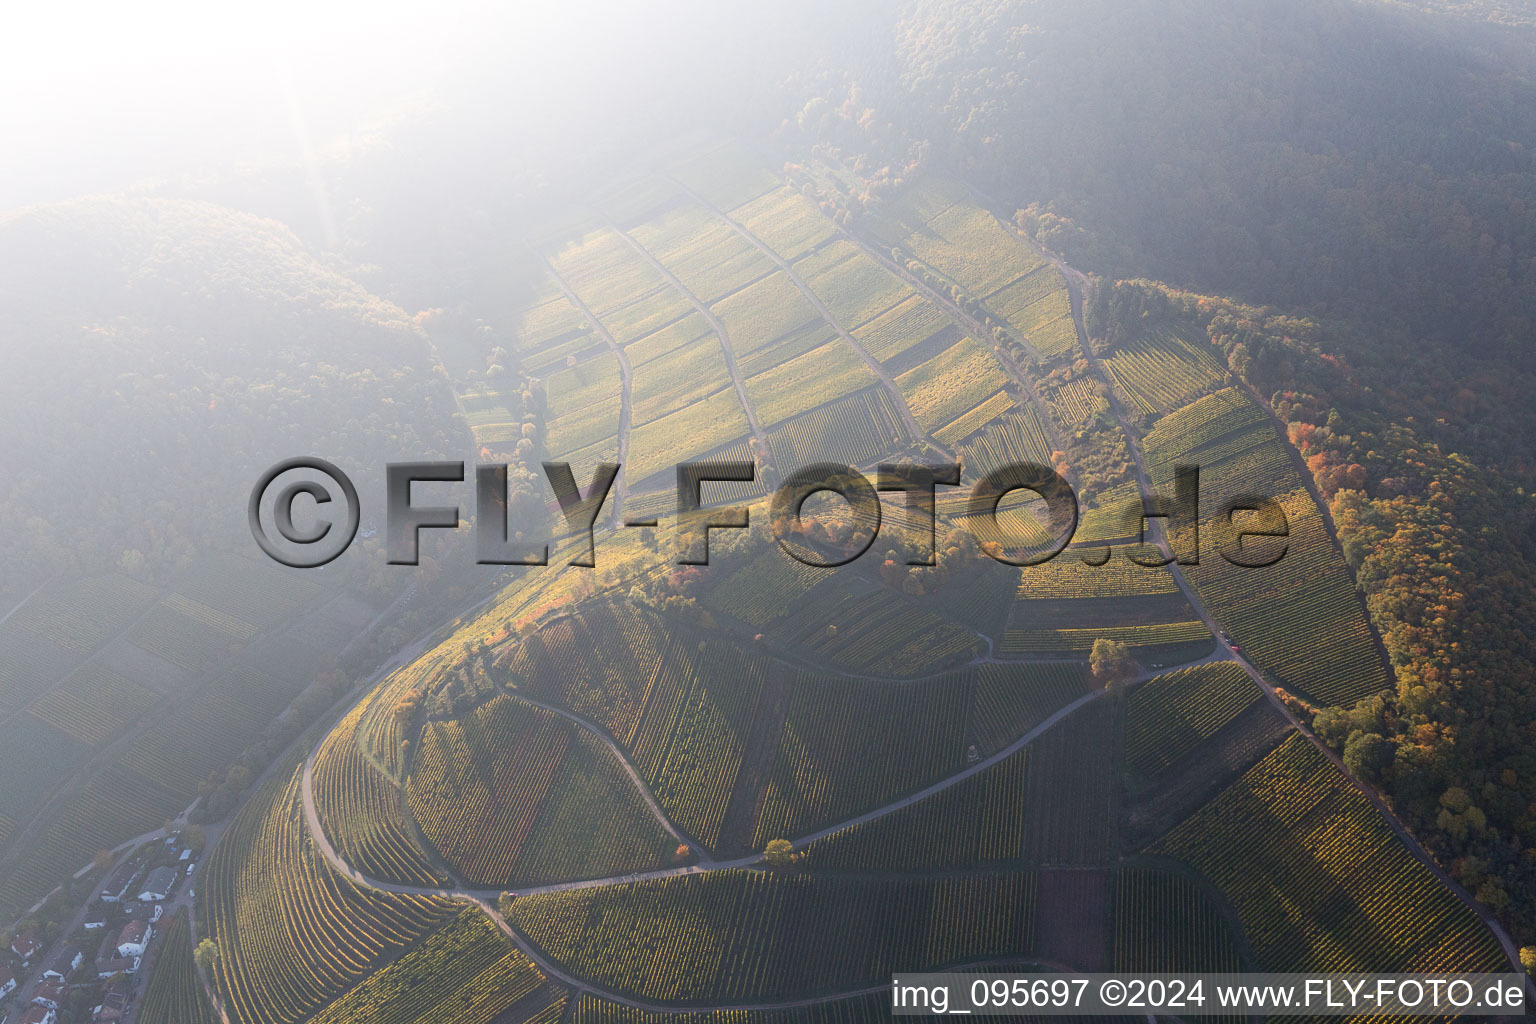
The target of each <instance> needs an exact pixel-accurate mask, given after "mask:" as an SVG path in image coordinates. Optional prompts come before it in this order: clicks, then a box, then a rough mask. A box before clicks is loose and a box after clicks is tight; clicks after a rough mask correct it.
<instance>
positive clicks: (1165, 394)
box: [1103, 329, 1227, 416]
mask: <svg viewBox="0 0 1536 1024" xmlns="http://www.w3.org/2000/svg"><path fill="white" fill-rule="evenodd" d="M1103 362H1104V368H1105V370H1107V371H1108V372H1109V376H1110V379H1111V380H1113V381H1114V382H1115V385H1116V386H1117V387H1119V388H1120V390H1121V391H1123V392H1124V393H1125V394H1126V395H1127V396H1129V398H1130V400H1131V405H1132V406H1133V407H1135V408H1136V409H1139V410H1141V411H1142V412H1144V413H1146V414H1147V415H1149V416H1156V415H1159V414H1160V413H1164V412H1167V411H1168V410H1170V409H1177V408H1178V407H1179V406H1181V405H1183V404H1185V403H1186V402H1188V401H1189V400H1190V399H1191V398H1193V397H1194V396H1196V395H1198V394H1200V393H1201V392H1203V391H1209V390H1210V389H1212V388H1215V387H1220V386H1221V385H1222V384H1224V383H1225V382H1226V379H1227V373H1226V369H1225V368H1224V367H1223V366H1222V365H1221V364H1220V363H1219V362H1217V361H1216V358H1215V356H1213V355H1212V354H1211V346H1210V345H1208V344H1207V345H1199V346H1197V345H1196V344H1193V343H1191V342H1189V341H1186V340H1185V339H1183V338H1181V337H1179V336H1178V335H1176V334H1174V333H1173V332H1171V331H1169V330H1166V329H1164V330H1158V331H1154V332H1152V333H1150V334H1147V335H1144V336H1142V337H1140V338H1137V339H1136V340H1134V341H1131V342H1127V343H1126V344H1124V345H1121V346H1120V347H1119V348H1117V349H1115V351H1113V352H1111V353H1110V354H1109V355H1107V356H1105V357H1104V360H1103Z"/></svg>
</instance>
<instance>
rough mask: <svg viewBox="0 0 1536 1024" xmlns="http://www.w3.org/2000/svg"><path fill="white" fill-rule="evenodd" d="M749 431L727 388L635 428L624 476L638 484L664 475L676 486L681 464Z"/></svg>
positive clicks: (738, 402)
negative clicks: (677, 471)
mask: <svg viewBox="0 0 1536 1024" xmlns="http://www.w3.org/2000/svg"><path fill="white" fill-rule="evenodd" d="M748 430H749V424H748V423H747V414H746V412H745V411H743V409H742V407H741V399H739V398H738V397H736V390H735V389H734V388H724V389H722V390H720V391H716V392H715V393H714V394H712V395H709V396H707V397H705V398H702V399H700V400H698V401H696V402H693V403H692V404H690V405H688V406H686V407H684V408H682V409H679V410H678V411H677V412H674V413H672V414H671V415H669V416H663V417H661V418H660V419H657V420H652V421H651V422H649V423H646V424H643V425H640V426H635V427H633V428H632V429H631V430H630V433H629V465H628V466H627V467H625V475H626V477H627V478H628V479H630V480H633V481H635V482H636V483H638V482H640V481H642V480H647V479H649V478H650V477H652V476H653V475H656V474H662V475H663V477H664V478H665V479H664V480H663V484H664V485H670V487H676V486H677V483H676V480H677V478H676V473H675V469H676V467H677V464H678V463H680V462H686V461H688V460H689V459H692V458H696V457H697V456H699V455H702V454H704V453H707V452H710V451H713V450H714V449H716V448H721V447H724V446H726V445H728V444H730V443H731V442H733V441H736V440H739V439H740V438H743V437H745V436H746V434H747V432H748ZM675 493H676V492H675V491H674V494H675ZM675 500H676V499H675V498H673V501H675Z"/></svg>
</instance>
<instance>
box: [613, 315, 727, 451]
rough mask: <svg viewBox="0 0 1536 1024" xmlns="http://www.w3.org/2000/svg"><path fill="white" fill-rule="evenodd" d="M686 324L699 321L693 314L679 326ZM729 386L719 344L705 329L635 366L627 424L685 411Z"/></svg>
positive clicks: (711, 333)
mask: <svg viewBox="0 0 1536 1024" xmlns="http://www.w3.org/2000/svg"><path fill="white" fill-rule="evenodd" d="M690 324H691V325H692V326H693V327H695V328H696V327H698V326H701V325H702V324H703V318H702V317H700V316H699V315H698V314H697V313H695V314H693V316H692V317H690V318H689V320H685V321H683V325H690ZM730 386H731V374H730V371H729V370H727V369H726V366H725V356H724V355H723V354H722V353H721V351H720V341H719V339H718V338H716V337H715V334H714V332H713V331H710V330H707V329H706V330H705V331H704V332H703V333H701V334H699V335H697V336H695V337H694V339H693V340H692V341H690V342H688V343H686V344H684V345H683V346H682V347H680V348H676V349H673V350H672V351H670V352H667V353H665V354H663V355H659V356H657V357H656V358H654V359H652V360H650V361H648V362H644V363H641V364H640V365H639V366H637V367H635V369H634V397H633V403H634V405H633V409H632V411H631V417H632V419H631V422H632V423H633V424H634V425H636V426H639V425H642V424H646V423H650V422H651V421H652V420H658V419H660V418H661V417H663V416H666V415H668V414H670V413H674V412H677V411H678V410H680V409H683V408H686V407H687V406H688V405H689V404H690V403H692V402H695V401H697V400H698V399H699V397H700V396H705V395H712V394H714V393H715V392H717V391H721V390H724V389H726V388H729V387H730Z"/></svg>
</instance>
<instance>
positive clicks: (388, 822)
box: [314, 704, 438, 885]
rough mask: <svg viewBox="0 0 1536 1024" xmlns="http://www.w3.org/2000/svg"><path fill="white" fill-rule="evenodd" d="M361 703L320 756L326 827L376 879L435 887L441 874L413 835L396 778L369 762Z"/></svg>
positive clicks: (318, 779)
mask: <svg viewBox="0 0 1536 1024" xmlns="http://www.w3.org/2000/svg"><path fill="white" fill-rule="evenodd" d="M366 707H367V705H366V704H359V705H358V706H357V707H356V708H353V709H352V711H350V712H348V713H347V715H346V716H345V717H344V718H342V720H341V721H340V722H337V723H336V725H335V726H334V727H333V728H332V730H331V732H330V734H329V735H327V736H326V738H325V742H324V743H322V744H321V745H320V750H319V752H318V753H317V754H316V755H315V768H314V788H315V810H316V813H318V815H319V817H320V827H321V828H323V829H324V830H325V834H326V837H327V838H329V839H330V841H331V843H332V844H333V845H334V846H335V847H336V852H337V853H339V854H340V855H341V856H342V858H343V859H345V860H346V862H347V863H348V864H351V865H352V866H353V867H356V868H357V869H358V870H360V871H362V872H363V873H364V874H366V875H368V876H369V877H371V878H379V879H383V880H385V881H391V882H400V883H402V884H405V885H433V884H436V883H437V881H438V878H437V874H436V872H434V871H433V869H432V866H431V865H430V864H428V863H427V862H426V860H425V858H424V857H423V856H422V855H421V852H420V851H419V850H418V849H417V848H416V845H415V843H414V842H412V839H411V832H410V826H409V825H408V824H407V823H406V821H405V815H404V813H403V812H402V810H401V806H400V803H401V792H400V788H399V787H398V786H397V785H395V782H394V780H393V779H391V778H388V777H387V776H385V774H384V773H383V771H382V770H381V769H379V768H377V767H375V766H374V765H372V764H369V763H368V760H367V758H365V757H364V756H363V752H362V749H361V748H360V747H359V746H358V740H357V728H358V723H359V721H360V720H361V719H362V716H363V712H364V710H365V709H366Z"/></svg>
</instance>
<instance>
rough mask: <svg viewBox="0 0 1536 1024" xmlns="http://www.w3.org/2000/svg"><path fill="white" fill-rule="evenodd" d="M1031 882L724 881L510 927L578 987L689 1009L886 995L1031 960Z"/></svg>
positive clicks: (978, 878) (649, 890)
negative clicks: (917, 973)
mask: <svg viewBox="0 0 1536 1024" xmlns="http://www.w3.org/2000/svg"><path fill="white" fill-rule="evenodd" d="M1034 907H1035V876H1034V875H1032V874H1027V873H1013V874H977V875H969V876H957V877H949V878H941V879H930V878H921V879H918V878H913V879H899V880H883V881H870V880H865V879H838V878H818V877H813V876H807V875H800V876H776V875H772V874H767V873H763V872H743V871H717V872H711V873H709V874H705V875H689V876H682V877H675V878H666V879H657V880H654V881H647V882H635V883H630V884H626V885H616V886H610V887H607V888H603V889H584V890H577V891H569V892H557V893H548V894H541V895H536V896H524V897H519V898H517V899H514V900H511V901H510V902H509V903H508V904H507V907H506V914H507V917H508V919H509V920H510V921H511V922H512V923H513V925H514V926H515V927H516V928H517V929H518V930H519V931H521V932H523V933H524V934H525V935H527V936H528V937H529V938H530V939H532V940H533V942H534V943H536V944H537V945H538V946H539V948H540V949H541V950H542V951H543V952H544V953H545V954H546V955H548V956H550V957H551V958H553V959H554V960H556V961H558V962H559V963H560V964H562V965H563V966H564V967H565V968H566V969H567V970H569V971H571V972H572V973H574V974H576V975H577V976H579V977H582V978H585V979H589V980H591V981H592V982H593V983H595V984H598V985H602V986H603V987H605V988H610V989H613V990H615V991H618V992H624V993H629V994H632V995H636V996H641V997H644V998H646V999H651V1000H668V1001H676V1002H681V1003H685V1004H686V1003H696V1004H697V1003H731V1002H744V1001H748V1000H754V999H774V998H782V997H785V996H790V995H798V994H800V993H805V992H835V991H837V990H839V989H848V988H856V987H860V986H863V985H870V984H880V983H883V982H888V981H889V978H890V975H891V973H892V972H893V971H896V970H912V969H915V968H918V967H919V966H938V965H942V964H951V963H957V962H960V961H964V960H969V959H974V958H977V957H982V956H989V955H1000V954H1007V953H1026V952H1029V951H1030V949H1031V946H1032V944H1033V936H1034Z"/></svg>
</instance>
